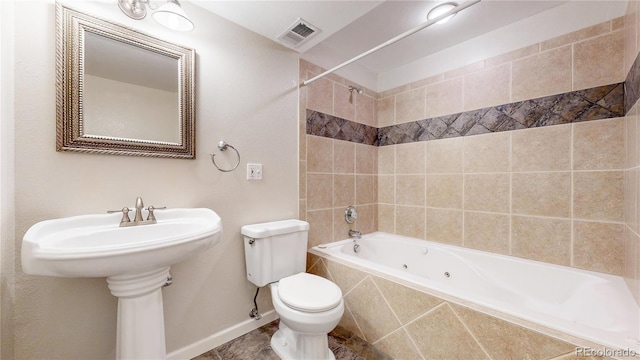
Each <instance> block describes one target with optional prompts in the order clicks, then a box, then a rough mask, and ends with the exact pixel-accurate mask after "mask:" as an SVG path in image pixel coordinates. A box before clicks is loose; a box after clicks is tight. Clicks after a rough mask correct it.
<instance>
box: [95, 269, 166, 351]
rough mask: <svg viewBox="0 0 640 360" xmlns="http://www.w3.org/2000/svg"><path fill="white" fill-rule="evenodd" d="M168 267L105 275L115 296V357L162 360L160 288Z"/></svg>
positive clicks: (162, 332)
mask: <svg viewBox="0 0 640 360" xmlns="http://www.w3.org/2000/svg"><path fill="white" fill-rule="evenodd" d="M170 276H171V275H170V274H169V267H168V266H167V267H163V268H160V269H154V270H150V271H146V272H141V273H137V274H126V275H116V276H110V277H108V278H107V283H108V284H109V290H111V294H113V295H114V296H116V297H118V323H117V339H116V359H165V358H166V356H167V354H166V351H167V350H166V347H165V339H164V312H163V305H162V287H163V286H164V285H165V284H167V280H168V279H169V278H170Z"/></svg>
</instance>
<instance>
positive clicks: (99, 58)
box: [83, 31, 180, 144]
mask: <svg viewBox="0 0 640 360" xmlns="http://www.w3.org/2000/svg"><path fill="white" fill-rule="evenodd" d="M84 44H85V47H84V51H85V58H84V61H85V68H84V70H85V71H84V82H83V87H84V88H83V90H84V91H83V93H84V99H83V100H84V101H83V106H84V134H85V135H87V136H101V137H114V138H123V139H142V140H150V141H158V142H167V143H174V144H177V143H179V141H180V122H179V121H177V119H179V116H180V114H179V111H178V110H179V106H180V104H179V96H178V61H177V60H176V59H173V58H170V57H167V56H164V55H160V54H158V53H155V52H152V51H149V50H146V49H142V48H138V47H135V46H131V45H128V44H125V43H122V42H120V41H116V40H113V39H109V38H107V37H104V36H101V35H99V34H95V33H92V32H89V31H87V32H85V36H84Z"/></svg>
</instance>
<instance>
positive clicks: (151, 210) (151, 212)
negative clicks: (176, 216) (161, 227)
mask: <svg viewBox="0 0 640 360" xmlns="http://www.w3.org/2000/svg"><path fill="white" fill-rule="evenodd" d="M166 208H167V207H166V206H163V207H155V206H153V205H151V206H149V207H148V208H147V211H149V214H148V215H147V221H156V216H155V215H154V214H153V210H164V209H166Z"/></svg>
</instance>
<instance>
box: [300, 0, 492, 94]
mask: <svg viewBox="0 0 640 360" xmlns="http://www.w3.org/2000/svg"><path fill="white" fill-rule="evenodd" d="M479 2H480V0H469V1H467V2H465V3H463V4H461V5H458V6H456V7H455V8H453V9H451V10H449V11H447V12H445V13H443V14H442V15H439V16H437V17H435V18H433V19H431V20H428V21H427V22H425V23H422V24H421V25H418V26H416V27H415V28H413V29H410V30H407V31H405V32H403V33H402V34H400V35H398V36H396V37H394V38H392V39H389V40H387V41H386V42H384V43H382V44H380V45H378V46H376V47H374V48H372V49H370V50H368V51H365V52H363V53H362V54H360V55H358V56H356V57H354V58H352V59H350V60H347V61H345V62H343V63H342V64H340V65H338V66H336V67H333V68H331V69H329V70H327V71H325V72H323V73H322V74H320V75H317V76H315V77H312V78H311V79H309V80H305V81H303V82H301V83H300V87H303V86H307V85H309V84H311V83H312V82H314V81H316V80H318V79H320V78H322V77H324V76H327V75H329V74H331V73H332V72H335V71H336V70H339V69H341V68H343V67H345V66H347V65H349V64H351V63H353V62H356V61H358V60H360V59H362V58H363V57H365V56H367V55H370V54H373V53H374V52H376V51H378V50H380V49H382V48H385V47H387V46H389V45H391V44H393V43H395V42H398V41H400V40H402V39H404V38H406V37H407V36H410V35H413V34H415V33H417V32H418V31H420V30H422V29H425V28H428V27H429V26H431V25H433V24H435V23H437V22H438V21H440V20H442V19H444V18H446V17H447V16H451V15H453V14H456V13H458V12H460V11H462V10H464V9H466V8H468V7H469V6H471V5H475V4H477V3H479Z"/></svg>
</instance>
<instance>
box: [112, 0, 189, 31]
mask: <svg viewBox="0 0 640 360" xmlns="http://www.w3.org/2000/svg"><path fill="white" fill-rule="evenodd" d="M145 5H148V6H149V8H150V9H151V10H155V11H154V13H153V14H152V15H151V16H152V17H153V19H154V20H155V21H156V22H158V23H159V24H160V25H162V26H164V27H167V28H169V29H171V30H176V31H189V30H193V22H191V20H190V19H189V17H188V16H187V13H185V12H184V10H182V7H180V3H179V2H178V0H167V3H166V4H164V5H162V6H161V7H159V8H157V10H156V8H154V7H152V6H151V2H150V0H118V6H119V7H120V10H122V12H123V13H125V15H127V16H128V17H130V18H132V19H135V20H141V19H144V17H145V16H147V8H146V6H145Z"/></svg>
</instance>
